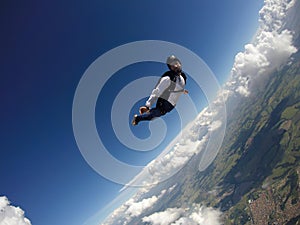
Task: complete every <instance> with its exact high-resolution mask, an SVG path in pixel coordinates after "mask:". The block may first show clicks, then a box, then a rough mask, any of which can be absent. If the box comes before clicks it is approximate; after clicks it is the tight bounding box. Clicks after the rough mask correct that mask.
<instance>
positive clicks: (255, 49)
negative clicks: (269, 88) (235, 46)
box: [225, 0, 297, 96]
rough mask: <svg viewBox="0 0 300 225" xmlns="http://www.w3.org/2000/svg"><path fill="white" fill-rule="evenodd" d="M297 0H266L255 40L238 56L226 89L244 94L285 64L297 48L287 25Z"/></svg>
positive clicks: (260, 13)
mask: <svg viewBox="0 0 300 225" xmlns="http://www.w3.org/2000/svg"><path fill="white" fill-rule="evenodd" d="M295 2H296V1H289V0H265V5H264V6H263V8H262V9H261V10H260V12H259V15H260V19H259V22H260V27H259V29H258V31H257V34H256V36H255V38H254V41H253V43H250V44H247V45H245V50H244V52H240V53H238V54H237V55H236V57H235V62H234V65H233V68H232V70H231V78H230V80H229V82H228V83H227V84H226V86H225V89H229V90H231V91H233V92H234V93H238V94H240V95H242V96H248V95H249V94H250V92H251V90H253V89H256V88H261V87H260V86H261V85H263V83H264V82H263V81H264V79H265V77H267V76H268V75H269V74H270V73H271V72H273V71H274V70H275V69H278V68H279V67H280V66H282V65H284V64H285V63H286V62H287V61H288V59H289V57H290V56H291V55H292V54H293V53H295V52H296V51H297V49H296V48H295V47H294V46H293V32H292V31H290V30H287V29H284V25H285V20H286V16H287V13H288V10H289V9H290V8H291V7H292V6H293V4H294V3H295Z"/></svg>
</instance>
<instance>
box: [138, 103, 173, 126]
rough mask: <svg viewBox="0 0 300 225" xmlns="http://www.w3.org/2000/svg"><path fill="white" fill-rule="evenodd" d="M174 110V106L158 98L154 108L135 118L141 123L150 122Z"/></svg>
mask: <svg viewBox="0 0 300 225" xmlns="http://www.w3.org/2000/svg"><path fill="white" fill-rule="evenodd" d="M172 109H174V106H173V105H172V104H171V103H170V102H168V101H167V100H165V99H162V98H159V99H158V100H157V103H156V107H155V108H153V109H150V111H149V112H147V113H144V114H143V115H139V116H138V117H137V121H138V122H139V121H143V120H152V119H154V118H156V117H160V116H163V115H165V114H166V113H168V112H170V111H172Z"/></svg>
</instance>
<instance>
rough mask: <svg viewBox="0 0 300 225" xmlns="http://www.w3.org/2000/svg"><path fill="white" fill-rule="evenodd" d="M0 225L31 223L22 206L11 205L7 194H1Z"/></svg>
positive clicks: (27, 224)
mask: <svg viewBox="0 0 300 225" xmlns="http://www.w3.org/2000/svg"><path fill="white" fill-rule="evenodd" d="M0 225H31V223H30V221H29V220H28V219H27V218H25V216H24V211H23V210H22V209H21V208H20V207H15V206H12V205H10V202H9V201H8V199H7V198H6V197H5V196H0Z"/></svg>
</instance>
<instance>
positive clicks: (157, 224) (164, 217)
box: [143, 208, 184, 225]
mask: <svg viewBox="0 0 300 225" xmlns="http://www.w3.org/2000/svg"><path fill="white" fill-rule="evenodd" d="M183 213H184V209H181V208H169V209H167V210H166V211H163V212H156V213H154V214H152V215H150V216H146V217H144V218H143V222H150V223H151V224H153V225H169V224H171V223H173V222H175V221H176V220H177V219H179V217H180V216H181V215H182V214H183Z"/></svg>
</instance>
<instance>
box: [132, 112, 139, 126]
mask: <svg viewBox="0 0 300 225" xmlns="http://www.w3.org/2000/svg"><path fill="white" fill-rule="evenodd" d="M131 123H132V125H133V126H136V125H138V123H139V121H138V115H137V114H135V115H134V116H133V120H132V122H131Z"/></svg>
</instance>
